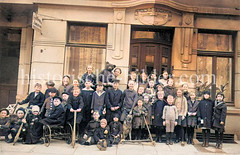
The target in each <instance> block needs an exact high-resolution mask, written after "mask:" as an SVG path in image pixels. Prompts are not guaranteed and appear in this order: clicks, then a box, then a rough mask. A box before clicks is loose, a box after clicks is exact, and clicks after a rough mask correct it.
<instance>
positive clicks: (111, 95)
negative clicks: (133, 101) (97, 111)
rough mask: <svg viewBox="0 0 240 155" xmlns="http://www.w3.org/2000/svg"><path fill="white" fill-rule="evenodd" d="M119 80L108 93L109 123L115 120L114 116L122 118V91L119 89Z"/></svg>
mask: <svg viewBox="0 0 240 155" xmlns="http://www.w3.org/2000/svg"><path fill="white" fill-rule="evenodd" d="M118 86H119V80H114V81H113V88H112V89H109V90H108V91H107V93H106V105H107V114H106V119H107V121H108V122H111V121H112V120H113V116H114V114H118V115H119V116H121V107H122V91H121V90H120V89H118Z"/></svg>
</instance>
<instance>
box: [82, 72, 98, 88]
mask: <svg viewBox="0 0 240 155" xmlns="http://www.w3.org/2000/svg"><path fill="white" fill-rule="evenodd" d="M87 80H88V81H91V82H92V85H93V86H92V88H93V89H95V87H96V75H95V74H93V73H92V74H91V75H88V73H84V74H83V76H82V79H81V83H80V88H81V89H82V88H84V86H85V82H86V81H87Z"/></svg>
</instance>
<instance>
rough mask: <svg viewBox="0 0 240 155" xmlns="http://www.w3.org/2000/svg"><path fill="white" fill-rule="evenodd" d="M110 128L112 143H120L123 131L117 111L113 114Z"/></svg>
mask: <svg viewBox="0 0 240 155" xmlns="http://www.w3.org/2000/svg"><path fill="white" fill-rule="evenodd" d="M109 128H110V143H111V144H118V143H119V142H120V140H121V135H122V132H123V127H122V123H121V122H119V115H118V114H117V113H116V114H114V116H113V122H111V123H110V124H109Z"/></svg>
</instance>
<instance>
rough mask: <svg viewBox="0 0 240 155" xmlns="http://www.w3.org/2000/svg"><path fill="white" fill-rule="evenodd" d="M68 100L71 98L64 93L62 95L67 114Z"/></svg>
mask: <svg viewBox="0 0 240 155" xmlns="http://www.w3.org/2000/svg"><path fill="white" fill-rule="evenodd" d="M68 98H69V94H68V92H63V93H62V103H61V104H62V106H63V108H64V111H65V112H66V111H67V106H68V105H67V101H68Z"/></svg>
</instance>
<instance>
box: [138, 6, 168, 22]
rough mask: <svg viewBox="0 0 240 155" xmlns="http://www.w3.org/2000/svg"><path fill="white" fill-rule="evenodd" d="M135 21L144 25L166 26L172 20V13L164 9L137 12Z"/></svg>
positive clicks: (147, 9) (153, 8)
mask: <svg viewBox="0 0 240 155" xmlns="http://www.w3.org/2000/svg"><path fill="white" fill-rule="evenodd" d="M135 19H136V20H138V21H140V22H141V23H142V24H144V25H164V24H166V23H167V22H168V21H171V20H172V13H171V12H170V11H168V10H164V9H162V8H155V7H152V8H146V9H138V10H136V11H135Z"/></svg>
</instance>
